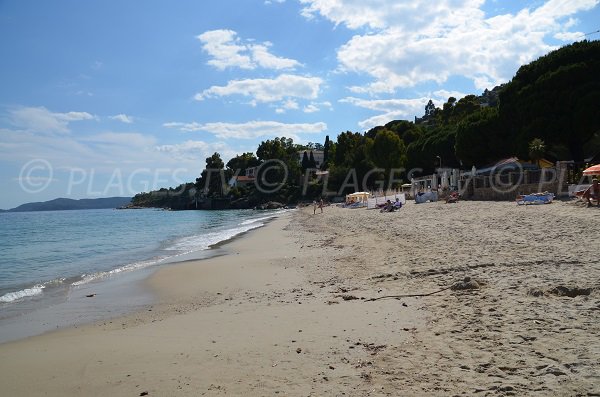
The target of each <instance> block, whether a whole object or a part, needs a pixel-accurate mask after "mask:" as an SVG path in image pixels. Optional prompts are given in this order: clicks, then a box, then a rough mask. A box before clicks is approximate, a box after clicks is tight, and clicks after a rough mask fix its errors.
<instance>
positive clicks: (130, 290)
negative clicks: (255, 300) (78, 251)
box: [0, 214, 282, 344]
mask: <svg viewBox="0 0 600 397" xmlns="http://www.w3.org/2000/svg"><path fill="white" fill-rule="evenodd" d="M279 216H282V214H277V215H273V217H269V218H268V219H263V218H260V222H261V223H262V225H261V226H257V227H253V228H251V229H249V230H245V231H243V232H240V233H238V234H235V235H234V236H231V237H228V238H226V239H224V240H221V241H218V242H216V243H214V244H211V245H209V246H208V247H207V248H206V249H204V250H200V251H192V252H188V253H183V254H177V255H174V256H171V257H165V258H162V259H160V260H159V261H158V262H157V263H155V264H153V265H151V266H148V267H142V268H137V269H136V268H134V269H131V270H126V271H124V272H119V273H117V274H114V275H112V274H108V275H105V276H103V277H99V278H97V279H93V280H91V281H89V282H86V283H81V284H69V285H68V286H66V288H64V289H63V290H58V289H57V290H56V291H53V294H54V295H53V296H49V297H46V298H44V299H43V300H40V301H37V302H35V301H34V302H32V303H28V302H16V303H15V306H14V307H10V306H7V308H6V309H7V313H8V314H6V315H5V316H4V317H3V318H1V319H0V329H1V330H2V333H1V335H0V344H2V343H9V342H15V341H18V340H21V339H25V338H29V337H34V336H39V335H42V334H44V333H46V332H53V331H57V330H62V329H67V328H69V327H81V326H85V325H89V324H93V323H96V322H98V321H108V320H113V319H116V318H119V317H122V316H127V315H131V314H133V313H136V312H140V311H144V310H145V309H146V308H147V307H150V306H152V305H154V304H155V303H156V302H157V297H156V296H155V295H154V293H153V292H152V290H151V289H149V288H147V286H146V283H147V279H148V278H150V277H152V275H153V274H154V273H155V272H157V271H159V270H160V269H162V268H165V267H167V268H168V267H170V266H173V265H175V266H176V265H178V264H180V263H185V262H190V261H203V260H206V259H210V258H213V257H218V256H221V255H227V249H226V247H227V245H228V244H230V243H231V242H233V241H235V240H236V239H238V238H243V237H244V236H245V235H247V234H248V233H251V232H253V231H255V230H257V229H260V228H262V227H264V226H265V225H267V224H268V223H269V222H271V220H272V219H273V218H276V217H279ZM108 273H110V272H108ZM23 303H25V305H23Z"/></svg>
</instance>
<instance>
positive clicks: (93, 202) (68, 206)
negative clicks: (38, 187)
mask: <svg viewBox="0 0 600 397" xmlns="http://www.w3.org/2000/svg"><path fill="white" fill-rule="evenodd" d="M130 203H131V197H106V198H97V199H81V200H73V199H68V198H57V199H54V200H50V201H44V202H40V203H27V204H22V205H20V206H18V207H16V208H13V209H10V210H6V211H5V210H0V212H26V211H64V210H97V209H103V208H118V207H122V206H124V205H127V204H130Z"/></svg>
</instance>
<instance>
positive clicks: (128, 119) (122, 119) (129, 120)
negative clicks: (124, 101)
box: [109, 113, 133, 124]
mask: <svg viewBox="0 0 600 397" xmlns="http://www.w3.org/2000/svg"><path fill="white" fill-rule="evenodd" d="M109 118H110V119H111V120H117V121H120V122H122V123H125V124H131V123H133V117H131V116H128V115H126V114H123V113H121V114H116V115H114V116H109Z"/></svg>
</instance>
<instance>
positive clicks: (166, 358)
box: [0, 201, 600, 396]
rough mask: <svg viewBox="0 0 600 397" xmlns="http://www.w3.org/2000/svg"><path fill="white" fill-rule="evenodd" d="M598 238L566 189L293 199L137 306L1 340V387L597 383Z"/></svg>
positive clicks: (518, 392)
mask: <svg viewBox="0 0 600 397" xmlns="http://www.w3.org/2000/svg"><path fill="white" fill-rule="evenodd" d="M599 237H600V209H597V208H586V207H585V206H584V205H582V204H581V203H576V202H560V201H558V202H554V203H553V204H549V205H538V206H517V205H516V204H515V203H514V202H459V203H457V204H445V203H441V202H440V203H428V204H421V205H415V204H412V203H409V204H408V205H406V206H405V207H404V208H402V209H401V210H400V211H398V212H394V213H380V212H379V211H377V210H364V209H360V210H347V209H341V208H337V207H326V208H324V213H323V214H320V213H318V212H317V214H316V215H313V214H312V207H310V208H305V209H300V210H298V211H295V212H293V213H289V214H286V215H284V216H282V217H280V218H278V219H276V220H274V221H272V222H270V223H269V224H268V225H267V226H265V227H263V228H260V229H258V230H255V231H252V232H250V233H248V234H246V235H244V236H242V237H240V238H237V239H235V240H233V241H232V242H230V243H228V244H227V245H225V246H224V248H225V251H226V252H227V254H226V255H222V256H218V257H215V258H211V259H207V260H201V261H190V262H185V263H181V264H176V265H173V266H169V267H164V268H162V269H161V270H159V271H158V272H156V273H155V274H154V275H153V276H152V277H151V278H150V279H148V280H147V281H146V284H147V288H149V289H150V290H151V291H153V292H154V293H155V294H156V295H157V296H158V303H157V304H155V305H153V306H152V307H148V308H147V309H145V310H144V311H141V312H138V313H134V314H132V315H128V316H126V317H122V318H118V319H113V320H108V321H102V322H100V323H96V324H91V325H85V326H79V327H76V328H75V327H72V328H67V329H62V330H59V331H56V332H51V333H47V334H44V335H40V336H36V337H31V338H27V339H24V340H20V341H17V342H11V343H5V344H2V345H0V356H1V357H2V360H0V384H1V385H2V394H3V395H10V396H34V395H48V396H71V395H73V396H74V395H86V396H104V395H112V396H143V395H149V396H171V395H189V396H199V395H206V396H239V395H247V396H273V395H279V396H446V395H448V396H452V395H469V396H473V395H474V396H498V395H507V396H508V395H515V396H522V395H528V396H551V395H552V396H554V395H557V396H594V395H600V372H599V371H598V368H600V256H599V253H598V249H599V247H600V243H599V242H598V238H599ZM431 293H433V294H431ZM427 294H431V295H427ZM404 295H423V296H411V297H403V296H404ZM396 296H401V297H399V298H395V297H396Z"/></svg>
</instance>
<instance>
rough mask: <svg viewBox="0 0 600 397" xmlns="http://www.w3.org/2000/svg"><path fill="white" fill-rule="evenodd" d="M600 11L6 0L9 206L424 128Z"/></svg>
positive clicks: (153, 184) (130, 190)
mask: <svg viewBox="0 0 600 397" xmlns="http://www.w3.org/2000/svg"><path fill="white" fill-rule="evenodd" d="M599 3H600V0H531V1H512V0H507V1H500V0H487V1H485V0H438V1H433V2H432V1H431V0H414V1H400V0H395V1H387V0H372V1H364V0H270V1H265V0H238V1H232V0H218V1H217V0H215V1H212V0H206V1H189V0H188V1H177V2H167V1H157V0H152V1H130V0H119V1H112V0H89V1H79V0H71V1H66V0H55V1H41V0H40V1H33V0H0V59H2V61H1V62H0V87H1V90H0V183H2V186H3V189H2V190H3V193H2V195H1V196H0V208H11V207H14V206H17V205H19V204H21V203H24V202H31V201H43V200H49V199H52V198H56V197H70V198H84V197H105V196H120V195H133V194H135V193H137V192H140V191H147V190H151V189H156V188H160V187H168V186H176V185H177V184H179V183H181V182H187V181H193V180H194V179H195V177H197V176H198V175H199V174H200V172H201V170H202V168H203V166H204V164H205V163H204V161H205V158H206V157H207V156H209V155H210V154H212V153H213V152H215V151H217V152H219V153H221V155H222V157H223V158H224V159H225V160H226V161H227V160H228V159H229V158H231V157H232V156H234V155H236V154H239V153H242V152H245V151H254V150H255V149H256V147H257V145H258V144H259V143H260V142H261V141H263V140H266V139H270V138H273V137H275V136H288V137H292V138H293V139H294V141H295V142H298V143H307V142H321V143H322V142H323V141H324V139H325V135H329V136H330V138H332V139H335V137H336V136H337V135H338V134H339V133H340V132H343V131H347V130H350V131H361V132H362V131H365V130H367V129H369V128H371V127H373V126H376V125H381V124H384V123H386V122H388V121H391V120H394V119H408V120H413V119H414V116H421V115H422V114H423V112H424V106H425V103H427V101H428V100H429V99H433V101H434V102H435V103H436V104H437V105H441V104H442V103H444V102H445V101H446V100H447V99H448V97H449V96H454V97H457V98H460V97H462V96H464V95H468V94H480V93H481V92H482V91H483V90H484V89H485V88H489V89H491V88H493V87H494V86H495V85H498V84H500V83H504V82H506V81H508V80H510V79H511V78H512V76H513V75H514V74H515V72H516V70H517V69H518V67H519V66H520V65H521V64H524V63H527V62H530V61H532V60H534V59H536V58H537V57H539V56H540V55H543V54H545V53H547V52H548V51H550V50H552V49H554V48H557V47H559V46H561V45H565V44H569V43H572V42H574V41H578V40H581V39H583V38H584V36H583V35H584V34H586V33H589V32H594V31H597V30H599V29H600V22H598V21H600V6H599ZM587 38H588V39H590V40H597V39H599V38H600V35H599V34H592V35H589V36H587Z"/></svg>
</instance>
